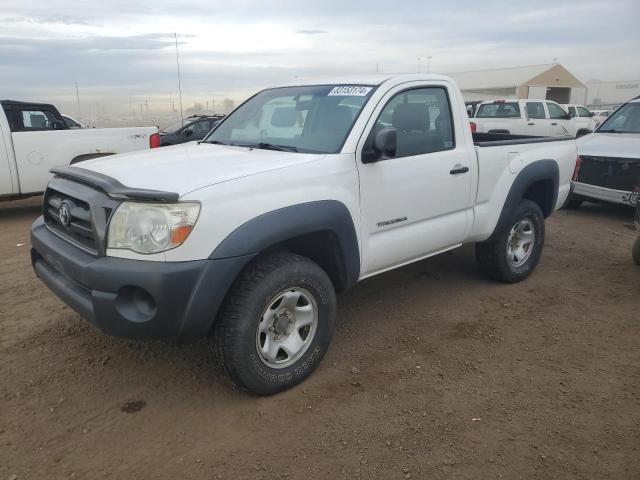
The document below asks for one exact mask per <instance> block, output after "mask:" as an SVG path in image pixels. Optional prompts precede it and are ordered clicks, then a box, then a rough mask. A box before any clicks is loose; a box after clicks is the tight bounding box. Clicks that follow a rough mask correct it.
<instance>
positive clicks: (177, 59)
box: [173, 33, 184, 127]
mask: <svg viewBox="0 0 640 480" xmlns="http://www.w3.org/2000/svg"><path fill="white" fill-rule="evenodd" d="M173 35H174V36H175V38H176V66H177V67H178V94H179V95H180V122H182V126H183V127H184V115H183V113H182V82H181V81H180V57H179V56H178V34H177V33H174V34H173Z"/></svg>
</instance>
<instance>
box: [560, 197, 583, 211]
mask: <svg viewBox="0 0 640 480" xmlns="http://www.w3.org/2000/svg"><path fill="white" fill-rule="evenodd" d="M583 202H584V200H582V199H581V198H580V197H576V196H575V195H569V198H567V201H566V202H565V203H564V206H563V208H566V209H567V210H577V209H578V208H580V206H581V205H582V203H583Z"/></svg>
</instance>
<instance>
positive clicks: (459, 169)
mask: <svg viewBox="0 0 640 480" xmlns="http://www.w3.org/2000/svg"><path fill="white" fill-rule="evenodd" d="M468 171H469V167H462V166H458V165H456V168H454V169H453V170H449V173H450V174H451V175H460V174H461V173H467V172H468Z"/></svg>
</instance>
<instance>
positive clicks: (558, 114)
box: [547, 102, 566, 120]
mask: <svg viewBox="0 0 640 480" xmlns="http://www.w3.org/2000/svg"><path fill="white" fill-rule="evenodd" d="M547 109H548V110H549V118H552V119H554V120H562V119H564V117H565V115H566V112H565V111H564V110H563V109H562V107H561V106H560V105H556V104H555V103H551V102H547Z"/></svg>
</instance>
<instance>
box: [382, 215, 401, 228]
mask: <svg viewBox="0 0 640 480" xmlns="http://www.w3.org/2000/svg"><path fill="white" fill-rule="evenodd" d="M406 221H407V217H400V218H394V219H393V220H385V221H384V222H378V223H376V225H377V226H378V227H386V226H387V225H393V224H394V223H400V222H406Z"/></svg>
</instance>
